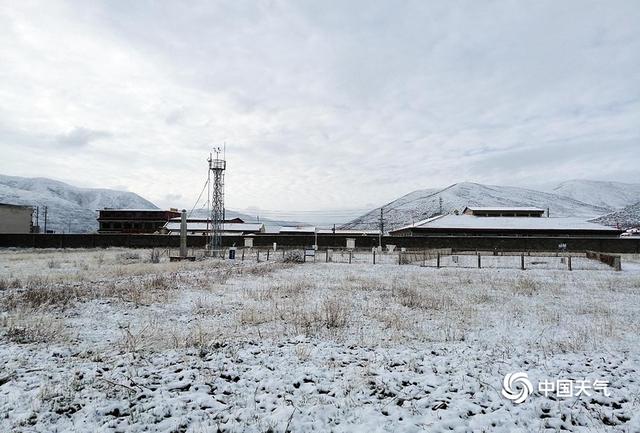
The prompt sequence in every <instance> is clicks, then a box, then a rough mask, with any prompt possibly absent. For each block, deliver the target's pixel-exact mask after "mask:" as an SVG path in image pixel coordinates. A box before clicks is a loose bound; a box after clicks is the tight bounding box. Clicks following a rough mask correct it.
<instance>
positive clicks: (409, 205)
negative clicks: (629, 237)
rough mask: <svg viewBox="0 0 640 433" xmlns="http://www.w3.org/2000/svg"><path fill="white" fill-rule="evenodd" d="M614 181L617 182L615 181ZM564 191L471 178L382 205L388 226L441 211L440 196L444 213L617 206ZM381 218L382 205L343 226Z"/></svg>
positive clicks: (367, 224) (579, 211)
mask: <svg viewBox="0 0 640 433" xmlns="http://www.w3.org/2000/svg"><path fill="white" fill-rule="evenodd" d="M612 184H615V183H613V182H612ZM561 185H562V184H561ZM561 185H559V186H558V187H560V186H561ZM601 187H602V185H599V184H598V185H597V188H596V190H597V191H598V193H599V194H602V196H604V195H606V193H604V192H603V190H604V188H603V187H602V188H601ZM561 191H562V192H563V194H564V195H560V194H558V193H551V192H544V191H537V190H533V189H528V188H519V187H510V186H497V185H482V184H479V183H471V182H462V183H456V184H453V185H450V186H448V187H446V188H442V189H423V190H418V191H414V192H411V193H409V194H407V195H405V196H403V197H400V198H399V199H397V200H394V201H392V202H390V203H387V204H386V205H384V206H383V208H384V220H385V225H386V226H385V230H389V229H393V228H397V227H401V226H403V225H406V224H411V223H412V222H417V221H420V220H422V219H425V218H429V217H431V216H434V215H437V214H439V213H440V203H441V200H442V213H445V214H447V213H453V212H454V211H456V210H457V211H462V210H463V209H464V208H465V207H466V206H515V207H518V206H535V207H539V208H542V209H547V208H548V209H549V210H550V214H551V216H559V217H579V218H584V219H585V220H587V219H590V218H594V217H597V216H600V215H604V214H606V213H609V212H611V211H612V210H613V209H614V208H612V207H610V206H609V205H606V206H603V205H596V204H591V203H585V202H583V201H581V200H577V199H575V198H573V197H571V196H570V195H567V194H577V193H578V192H580V194H587V192H586V187H585V188H582V189H579V188H577V187H575V188H573V189H571V188H569V185H565V187H564V188H561ZM587 195H588V194H587ZM638 199H640V194H639V195H638V196H637V197H636V201H637V200H638ZM596 201H601V200H600V199H598V200H596ZM627 204H628V203H627ZM379 218H380V208H376V209H373V210H372V211H370V212H368V213H366V214H364V215H362V216H360V217H358V218H356V219H354V220H353V221H350V222H349V223H347V224H344V225H343V226H342V228H362V229H372V228H377V227H378V224H379Z"/></svg>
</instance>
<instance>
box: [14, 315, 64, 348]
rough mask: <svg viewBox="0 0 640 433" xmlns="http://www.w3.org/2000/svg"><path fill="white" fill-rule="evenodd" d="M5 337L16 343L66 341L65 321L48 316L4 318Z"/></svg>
mask: <svg viewBox="0 0 640 433" xmlns="http://www.w3.org/2000/svg"><path fill="white" fill-rule="evenodd" d="M2 328H4V329H5V337H6V338H7V339H8V340H9V341H12V342H14V343H18V344H29V343H51V342H54V341H61V340H65V339H66V337H67V335H66V329H65V324H64V321H62V320H60V319H57V318H55V317H52V316H50V315H47V314H29V315H25V314H22V313H18V314H14V315H10V316H7V317H5V318H3V320H2Z"/></svg>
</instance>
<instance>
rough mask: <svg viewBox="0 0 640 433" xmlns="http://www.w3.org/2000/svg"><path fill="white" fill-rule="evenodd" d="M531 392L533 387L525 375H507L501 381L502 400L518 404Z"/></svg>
mask: <svg viewBox="0 0 640 433" xmlns="http://www.w3.org/2000/svg"><path fill="white" fill-rule="evenodd" d="M532 392H533V385H532V384H531V381H530V380H529V376H528V375H527V373H523V372H518V373H509V374H507V375H506V376H505V377H504V380H503V381H502V395H503V397H504V398H506V399H509V400H511V401H513V402H514V403H517V404H520V403H522V402H524V401H525V400H526V399H527V397H529V395H530V394H531V393H532Z"/></svg>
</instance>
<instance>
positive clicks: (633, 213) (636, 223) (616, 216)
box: [591, 202, 640, 230]
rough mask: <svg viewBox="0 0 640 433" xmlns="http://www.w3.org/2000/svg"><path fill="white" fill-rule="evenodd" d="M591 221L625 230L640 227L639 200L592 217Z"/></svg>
mask: <svg viewBox="0 0 640 433" xmlns="http://www.w3.org/2000/svg"><path fill="white" fill-rule="evenodd" d="M591 222H595V223H598V224H603V225H605V226H610V227H616V228H621V229H625V230H627V229H632V228H637V227H640V202H638V203H635V204H632V205H631V206H627V207H625V208H623V209H621V210H619V211H616V212H612V213H610V214H607V215H603V216H601V217H599V218H595V219H592V220H591Z"/></svg>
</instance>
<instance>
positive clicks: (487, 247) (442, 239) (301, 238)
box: [0, 234, 640, 254]
mask: <svg viewBox="0 0 640 433" xmlns="http://www.w3.org/2000/svg"><path fill="white" fill-rule="evenodd" d="M252 238H253V245H254V247H258V248H259V247H262V248H268V247H271V246H272V245H273V243H274V242H277V244H278V247H285V248H302V247H305V246H311V245H313V243H314V236H313V235H278V234H260V235H255V236H252ZM347 238H355V239H356V248H367V249H369V248H372V247H374V246H377V245H378V237H377V236H349V235H334V234H326V235H324V234H323V235H318V247H319V248H320V249H325V248H345V247H346V245H347ZM205 241H206V237H205V236H189V238H188V241H187V244H188V246H189V247H190V248H201V247H204V246H205ZM560 243H566V244H567V249H568V251H576V252H585V251H586V250H592V251H599V252H611V253H635V254H639V253H640V238H606V237H601V238H599V237H593V238H559V237H506V236H483V237H480V236H478V237H473V236H469V237H459V236H451V237H448V236H431V237H404V236H402V237H392V236H385V237H383V241H382V244H383V245H386V244H393V245H396V246H397V247H398V248H400V247H406V248H412V249H421V248H451V249H453V250H458V251H461V250H465V251H468V250H483V251H493V250H498V251H557V250H558V244H560ZM243 245H244V238H243V237H241V236H225V237H223V246H225V247H229V246H236V247H242V246H243ZM179 246H180V237H179V236H171V235H144V234H0V247H5V248H6V247H18V248H107V247H130V248H167V247H170V248H178V247H179Z"/></svg>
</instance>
